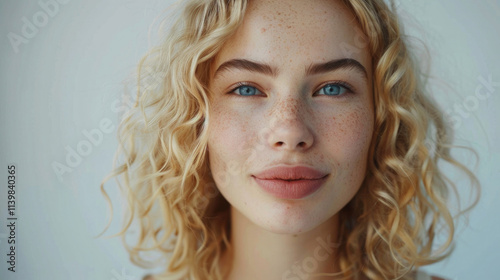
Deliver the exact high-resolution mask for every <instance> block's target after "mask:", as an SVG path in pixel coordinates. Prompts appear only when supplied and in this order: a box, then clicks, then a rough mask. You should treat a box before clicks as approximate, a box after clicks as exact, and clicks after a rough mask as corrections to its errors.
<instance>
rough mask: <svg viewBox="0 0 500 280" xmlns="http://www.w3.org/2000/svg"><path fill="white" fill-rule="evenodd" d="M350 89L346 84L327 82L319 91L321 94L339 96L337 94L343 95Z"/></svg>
mask: <svg viewBox="0 0 500 280" xmlns="http://www.w3.org/2000/svg"><path fill="white" fill-rule="evenodd" d="M348 91H349V89H348V88H347V87H346V86H343V85H341V84H338V83H335V84H327V85H325V86H324V87H322V88H320V89H319V90H318V91H317V92H318V93H319V94H324V95H328V96H337V95H342V94H344V93H346V92H348Z"/></svg>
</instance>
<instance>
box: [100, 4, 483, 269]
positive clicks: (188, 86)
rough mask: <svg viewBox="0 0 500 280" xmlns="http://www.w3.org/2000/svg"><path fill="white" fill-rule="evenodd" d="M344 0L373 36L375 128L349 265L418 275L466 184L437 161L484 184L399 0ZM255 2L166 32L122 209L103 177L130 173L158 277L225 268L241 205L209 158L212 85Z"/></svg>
mask: <svg viewBox="0 0 500 280" xmlns="http://www.w3.org/2000/svg"><path fill="white" fill-rule="evenodd" d="M343 2H344V4H345V5H346V6H347V7H348V8H349V9H350V10H351V11H352V13H353V14H354V15H355V17H356V18H357V20H358V23H359V26H360V27H361V29H362V32H363V33H364V34H365V35H366V37H367V38H368V42H367V43H368V44H369V50H370V52H371V55H372V58H373V63H372V65H373V71H372V72H373V73H374V77H373V78H374V79H373V81H374V82H373V83H374V84H373V88H374V92H373V95H374V102H375V103H374V104H375V127H374V135H373V137H372V143H371V146H370V150H369V155H368V159H369V160H368V163H367V174H366V178H365V180H364V181H363V184H362V186H361V188H360V190H359V192H358V193H357V194H356V195H355V197H354V198H353V199H352V200H351V201H350V202H349V203H348V205H347V206H346V207H344V208H343V209H342V210H341V212H340V219H341V222H340V224H341V228H340V236H341V240H342V241H343V242H341V244H340V247H339V256H338V259H337V261H338V265H339V267H340V268H341V270H342V271H341V273H340V275H341V276H342V277H343V278H344V279H363V278H368V279H395V278H398V279H399V278H401V279H407V278H408V277H409V275H410V274H409V272H410V271H412V270H413V269H414V268H415V267H419V266H422V265H427V264H431V263H434V262H437V261H439V260H441V259H443V258H445V257H446V256H448V255H449V254H450V253H451V248H452V247H453V246H451V245H452V244H453V243H452V241H453V236H454V229H455V225H454V219H453V216H452V214H451V212H450V210H449V209H448V206H447V201H448V197H449V194H450V191H455V192H456V188H455V185H454V184H453V182H451V181H450V180H449V179H447V178H446V177H445V175H444V174H443V172H442V171H440V169H439V167H438V163H439V162H440V161H444V162H448V163H450V164H451V165H452V166H455V167H457V168H458V169H459V170H461V171H463V172H465V174H467V176H468V177H469V178H470V179H471V184H472V185H474V186H477V187H479V183H478V181H477V179H476V177H475V176H474V174H473V173H472V172H471V171H470V170H469V169H468V168H466V167H465V166H464V165H462V164H461V163H459V162H457V161H456V160H454V159H453V158H452V157H451V156H450V152H449V150H450V148H452V147H453V146H452V145H451V139H452V137H451V133H450V132H451V131H450V128H449V125H448V123H447V122H446V121H445V119H443V117H442V116H443V115H442V113H441V111H440V109H439V108H438V107H437V105H435V103H434V102H433V101H432V99H430V98H429V97H428V96H427V95H426V94H425V93H424V91H425V87H424V82H423V78H424V75H422V73H421V72H419V70H418V68H417V66H416V63H415V62H414V60H415V59H413V58H412V56H411V54H410V53H409V51H408V47H407V43H406V42H405V37H404V36H403V32H402V31H401V30H400V25H399V23H398V19H397V16H396V15H395V13H394V4H392V6H388V5H386V4H385V3H384V1H382V0H371V1H365V0H343ZM246 6H247V1H246V0H190V1H187V3H186V4H185V6H184V9H183V14H182V15H180V17H179V19H178V20H177V21H176V22H175V23H174V24H173V26H172V27H171V28H170V31H169V32H168V33H167V34H166V36H165V38H164V40H163V42H162V43H161V44H160V45H159V46H156V47H154V48H152V49H151V51H149V52H148V53H147V54H146V55H145V56H144V57H143V59H142V60H141V61H140V63H139V66H138V74H137V101H136V103H135V105H134V106H133V107H132V108H131V109H130V111H129V112H127V114H126V115H125V116H124V117H123V119H122V122H121V124H120V126H119V131H118V135H119V141H120V146H119V149H118V151H117V154H116V157H115V162H114V170H113V172H112V173H111V174H110V175H109V176H107V177H106V178H105V179H104V180H103V182H102V183H101V191H102V193H103V195H104V196H105V198H106V199H107V201H108V203H109V205H110V208H111V213H112V210H113V207H112V205H111V201H110V199H109V196H108V194H107V193H106V191H105V190H104V184H105V182H106V181H108V180H109V179H110V178H113V177H116V178H117V179H119V178H121V179H122V182H120V180H117V182H118V185H119V187H120V189H121V190H122V191H123V192H124V193H125V194H126V197H127V201H128V208H129V209H128V212H127V213H128V217H127V218H126V219H125V226H124V228H123V229H122V230H121V231H120V232H119V233H117V234H116V235H121V236H122V237H123V241H124V244H125V246H126V248H127V250H128V251H129V253H130V257H131V260H132V261H133V262H134V263H136V264H137V265H140V266H143V267H150V266H151V264H152V262H150V261H146V260H145V259H144V258H143V257H142V256H141V253H143V252H146V251H154V252H160V253H161V255H162V256H165V257H169V259H167V258H164V259H163V258H162V259H160V260H159V261H160V263H163V264H165V263H168V266H167V268H166V270H165V271H164V272H163V273H161V274H158V275H155V278H156V279H223V278H224V275H223V272H222V271H221V268H220V267H219V262H220V260H221V256H222V254H223V253H224V252H225V251H227V250H231V245H230V242H229V240H230V230H229V206H230V205H229V203H228V202H227V201H226V200H225V199H224V198H223V197H222V195H221V194H220V193H219V192H218V191H217V187H216V186H215V183H214V180H213V177H212V176H213V174H211V172H210V169H209V166H208V160H207V141H208V132H207V128H208V122H209V121H210V117H209V113H208V112H209V110H208V108H209V105H210V104H209V102H208V101H209V98H208V94H209V93H208V89H207V85H208V79H209V69H210V65H211V63H212V62H213V59H214V57H215V56H216V54H217V53H218V51H219V50H220V49H221V47H222V45H223V44H224V42H226V41H227V39H228V38H229V37H230V36H231V35H232V34H234V32H235V30H236V29H237V28H238V27H239V26H240V24H241V22H242V20H243V16H244V14H245V9H246ZM348 47H349V48H352V49H351V51H355V50H356V47H357V46H348ZM145 72H146V73H145ZM151 78H152V79H151ZM120 156H121V157H122V158H121V160H122V162H120V164H118V161H119V157H120ZM475 203H477V200H476V201H475V202H474V203H472V205H471V207H472V206H473V205H474V204H475ZM469 209H470V207H469V208H467V209H466V210H469ZM134 221H138V222H139V223H138V225H137V226H138V228H139V229H140V232H139V237H138V239H137V240H136V244H134V245H133V246H130V245H128V243H127V242H126V241H125V233H126V232H127V231H128V230H130V228H131V225H132V223H133V222H134ZM109 223H111V219H110V221H109ZM109 223H108V225H107V226H106V228H105V229H104V231H106V230H107V229H108V226H109ZM443 229H444V230H445V232H446V234H447V240H446V241H445V242H444V243H443V244H442V246H441V247H439V248H438V249H437V250H436V249H435V248H433V244H434V243H435V242H434V240H435V237H436V235H437V234H438V231H439V230H443ZM101 234H102V233H101Z"/></svg>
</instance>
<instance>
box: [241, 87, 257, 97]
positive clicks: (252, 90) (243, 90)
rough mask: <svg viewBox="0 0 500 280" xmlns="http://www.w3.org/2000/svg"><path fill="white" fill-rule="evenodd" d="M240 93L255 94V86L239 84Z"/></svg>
mask: <svg viewBox="0 0 500 280" xmlns="http://www.w3.org/2000/svg"><path fill="white" fill-rule="evenodd" d="M240 94H241V95H254V94H255V88H254V87H250V86H241V87H240Z"/></svg>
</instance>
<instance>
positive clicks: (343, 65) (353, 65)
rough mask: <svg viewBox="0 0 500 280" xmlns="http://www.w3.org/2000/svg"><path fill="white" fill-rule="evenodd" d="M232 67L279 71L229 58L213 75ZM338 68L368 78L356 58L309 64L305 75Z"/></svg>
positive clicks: (254, 70) (266, 72)
mask: <svg viewBox="0 0 500 280" xmlns="http://www.w3.org/2000/svg"><path fill="white" fill-rule="evenodd" d="M232 69H237V70H247V71H251V72H258V73H261V74H266V75H271V76H273V77H276V76H277V75H278V73H279V71H278V69H276V68H275V67H272V66H270V65H269V64H265V63H259V62H255V61H251V60H248V59H231V60H228V61H226V62H224V63H222V64H221V65H220V66H219V67H218V68H217V70H216V71H215V74H214V77H216V76H217V75H218V74H220V73H221V72H224V71H229V70H232ZM338 69H355V70H357V71H358V72H359V73H361V74H362V75H363V77H364V78H365V79H367V78H368V72H367V71H366V68H365V67H364V66H363V65H362V64H361V63H360V62H359V61H357V60H355V59H352V58H341V59H333V60H330V61H328V62H325V63H316V64H311V65H310V66H309V67H307V68H306V75H308V76H309V75H315V74H322V73H327V72H331V71H335V70H338Z"/></svg>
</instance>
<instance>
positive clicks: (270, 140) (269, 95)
mask: <svg viewBox="0 0 500 280" xmlns="http://www.w3.org/2000/svg"><path fill="white" fill-rule="evenodd" d="M357 28H359V26H358V24H357V22H356V21H355V19H354V16H353V15H352V14H351V13H350V12H349V10H348V9H347V8H346V7H345V6H343V4H342V3H340V2H339V1H331V0H328V1H321V0H319V1H301V0H293V1H286V2H285V1H281V2H278V1H265V0H257V1H250V3H249V6H248V10H247V12H246V14H245V18H244V22H243V24H242V26H240V28H239V29H238V30H237V32H236V33H235V34H234V36H233V37H232V38H231V39H230V40H229V41H228V42H227V43H226V44H225V45H224V47H223V48H222V50H221V51H220V53H219V54H218V56H217V57H216V59H215V61H214V63H213V65H212V78H211V80H210V84H209V90H210V120H209V132H210V133H209V143H208V151H209V163H210V169H211V171H212V176H213V178H214V181H215V183H216V185H217V187H218V189H219V191H220V192H221V193H222V195H223V196H224V198H225V199H226V200H227V201H228V202H229V203H230V204H231V243H232V245H233V248H234V255H231V256H229V255H226V256H224V261H223V263H222V266H223V267H225V263H226V262H227V261H228V259H232V260H233V262H234V264H233V265H234V267H233V269H232V271H231V274H230V276H229V278H228V279H303V278H301V276H300V275H301V274H302V275H307V274H308V273H309V272H313V273H320V272H334V271H337V268H336V267H335V266H334V265H333V260H334V258H335V251H334V250H331V251H330V250H327V249H324V248H323V249H322V251H321V252H320V251H318V249H317V248H318V246H319V244H320V241H318V238H320V239H321V240H323V241H325V242H330V243H334V242H336V241H338V240H337V231H338V230H337V229H338V212H339V211H340V210H341V209H342V208H343V207H344V206H345V205H346V204H347V203H348V202H349V201H350V200H351V199H352V198H353V197H354V195H355V194H356V192H357V191H358V190H359V188H360V186H361V183H362V181H363V179H364V177H365V173H366V162H367V156H368V149H369V145H370V142H371V139H372V133H373V125H374V109H373V93H372V87H371V84H372V81H371V79H372V72H371V68H372V65H371V56H370V53H369V51H368V49H367V48H366V47H363V48H356V50H355V51H352V50H351V51H346V50H345V46H346V44H348V45H349V46H357V45H359V38H360V37H359V36H360V34H359V29H357ZM344 58H350V59H354V60H356V61H358V62H359V63H360V64H361V65H362V66H363V67H364V68H365V69H366V73H365V74H364V73H363V72H362V71H360V70H357V69H356V68H353V67H350V68H349V67H344V68H341V69H337V70H332V71H328V72H325V73H320V74H314V75H308V74H307V73H306V69H308V67H309V66H310V65H311V64H317V63H325V62H327V61H331V60H338V59H344ZM232 59H246V60H251V61H254V62H258V63H264V64H267V65H269V66H270V67H271V68H273V69H274V72H275V73H274V74H275V75H272V74H270V73H258V72H255V71H249V70H245V69H237V68H235V67H232V68H227V69H219V67H220V66H221V65H222V64H223V63H224V62H227V61H229V60H232ZM217 69H219V71H217ZM339 81H342V82H345V83H348V84H349V85H350V87H351V88H352V92H351V91H350V90H346V91H344V89H342V87H341V88H340V89H341V90H342V91H344V93H342V94H341V95H338V96H329V95H326V94H325V92H324V91H320V89H321V88H322V87H324V86H325V85H326V84H328V83H335V82H339ZM239 82H244V83H248V84H249V85H251V86H252V87H254V88H256V89H257V90H258V91H256V93H255V95H254V96H239V95H238V94H242V93H243V92H244V90H245V89H246V90H248V88H240V90H234V89H235V87H237V86H238V84H237V83H239ZM252 89H253V88H252ZM337 89H339V88H337ZM278 165H281V166H283V165H288V166H296V165H303V166H308V167H312V168H315V169H318V170H321V171H324V172H327V173H329V177H328V180H327V181H326V183H325V184H324V185H323V186H322V187H321V188H320V189H319V190H318V191H316V192H315V193H313V194H311V195H310V196H307V197H305V198H302V199H295V200H286V199H280V198H277V197H274V196H273V195H270V194H268V193H266V192H264V191H263V190H262V189H261V188H260V186H259V185H258V184H256V182H255V181H254V179H253V177H252V175H254V174H256V173H258V172H260V171H263V170H265V169H268V168H270V167H273V166H278ZM332 248H333V247H332ZM315 250H316V251H315ZM311 257H312V258H313V259H315V263H316V264H317V265H316V266H314V265H311V266H307V264H308V261H309V264H311V263H313V262H314V261H312V260H311ZM308 258H309V259H308ZM306 259H307V261H306ZM297 261H298V263H297ZM308 271H309V272H308ZM284 274H285V276H286V277H285V278H282V277H284ZM294 277H299V278H294Z"/></svg>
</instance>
